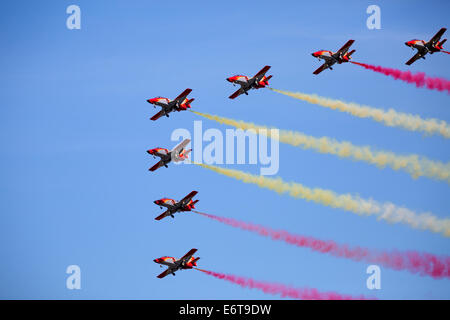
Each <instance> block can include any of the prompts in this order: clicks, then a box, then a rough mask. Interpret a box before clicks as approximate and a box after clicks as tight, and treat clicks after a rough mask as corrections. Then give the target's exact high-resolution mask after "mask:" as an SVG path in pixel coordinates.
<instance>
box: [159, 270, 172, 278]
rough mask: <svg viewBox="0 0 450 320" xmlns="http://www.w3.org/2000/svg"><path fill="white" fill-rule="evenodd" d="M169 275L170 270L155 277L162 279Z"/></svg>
mask: <svg viewBox="0 0 450 320" xmlns="http://www.w3.org/2000/svg"><path fill="white" fill-rule="evenodd" d="M170 273H171V272H170V269H167V270H166V271H164V272H163V273H161V274H159V275H157V276H156V277H157V278H159V279H162V278H164V277H165V276H167V275H168V274H170Z"/></svg>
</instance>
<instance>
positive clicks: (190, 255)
mask: <svg viewBox="0 0 450 320" xmlns="http://www.w3.org/2000/svg"><path fill="white" fill-rule="evenodd" d="M196 252H197V249H191V250H189V252H188V253H186V254H185V255H184V256H182V257H181V258H180V260H179V261H188V260H189V259H190V258H191V257H192V255H193V254H194V253H196Z"/></svg>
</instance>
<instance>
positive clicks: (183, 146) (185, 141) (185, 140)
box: [170, 139, 191, 155]
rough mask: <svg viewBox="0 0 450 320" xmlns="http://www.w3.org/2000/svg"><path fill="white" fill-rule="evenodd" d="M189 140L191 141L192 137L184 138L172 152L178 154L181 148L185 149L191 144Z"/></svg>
mask: <svg viewBox="0 0 450 320" xmlns="http://www.w3.org/2000/svg"><path fill="white" fill-rule="evenodd" d="M189 142H191V139H184V140H183V141H181V142H180V143H179V144H178V145H177V146H176V147H175V148H173V149H172V150H171V151H170V152H172V153H173V154H175V155H178V153H180V151H181V149H184V148H185V147H186V146H187V145H188V144H189Z"/></svg>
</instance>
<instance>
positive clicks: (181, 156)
mask: <svg viewBox="0 0 450 320" xmlns="http://www.w3.org/2000/svg"><path fill="white" fill-rule="evenodd" d="M191 151H192V149H189V150H183V151H181V152H180V153H179V154H178V155H177V156H176V158H175V159H174V161H175V162H179V161H184V160H186V159H187V158H189V153H191Z"/></svg>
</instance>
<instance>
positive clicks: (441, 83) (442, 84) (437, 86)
mask: <svg viewBox="0 0 450 320" xmlns="http://www.w3.org/2000/svg"><path fill="white" fill-rule="evenodd" d="M350 62H351V63H353V64H356V65H358V66H361V67H364V68H366V69H368V70H372V71H375V72H379V73H382V74H384V75H386V76H391V77H393V78H394V79H395V80H402V81H405V82H408V83H415V84H416V87H418V88H421V87H424V86H425V87H426V88H428V89H431V90H438V91H444V90H446V91H447V93H450V81H448V80H446V79H442V78H431V77H428V76H427V75H426V74H425V73H423V72H418V73H411V72H409V71H401V70H398V69H392V68H384V67H381V66H372V65H370V64H365V63H359V62H355V61H350Z"/></svg>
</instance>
